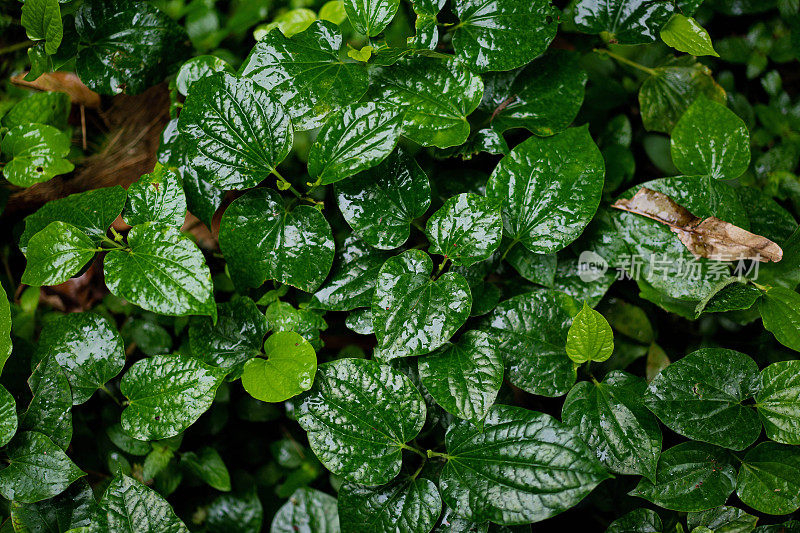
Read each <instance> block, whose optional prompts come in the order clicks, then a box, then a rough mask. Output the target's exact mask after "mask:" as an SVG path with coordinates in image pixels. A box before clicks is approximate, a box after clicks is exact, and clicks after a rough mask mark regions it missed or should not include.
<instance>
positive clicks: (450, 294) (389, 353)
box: [372, 250, 472, 360]
mask: <svg viewBox="0 0 800 533" xmlns="http://www.w3.org/2000/svg"><path fill="white" fill-rule="evenodd" d="M432 271H433V262H432V261H431V258H430V257H429V256H428V254H426V253H425V252H422V251H420V250H408V251H406V252H403V253H402V254H400V255H397V256H395V257H392V258H390V259H387V260H386V262H385V263H384V264H383V267H381V270H380V272H379V274H378V282H377V285H376V287H375V297H374V299H373V301H372V324H373V327H374V328H375V336H376V337H377V338H378V345H377V347H378V349H379V350H381V352H382V357H383V358H384V359H386V360H391V359H394V358H397V357H408V356H412V355H422V354H426V353H429V352H432V351H433V350H435V349H436V348H438V347H439V346H442V345H443V344H444V343H446V342H447V341H448V340H449V339H450V337H452V335H453V334H454V333H455V332H456V330H458V328H460V327H461V326H462V325H463V324H464V322H465V321H466V320H467V318H468V317H469V312H470V308H471V307H472V295H471V293H470V289H469V285H468V284H467V281H466V280H465V279H464V277H463V276H461V275H460V274H457V273H454V272H447V273H445V274H443V275H441V276H439V277H438V278H437V279H432V278H431V273H432Z"/></svg>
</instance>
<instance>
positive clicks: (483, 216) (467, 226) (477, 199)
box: [425, 193, 503, 266]
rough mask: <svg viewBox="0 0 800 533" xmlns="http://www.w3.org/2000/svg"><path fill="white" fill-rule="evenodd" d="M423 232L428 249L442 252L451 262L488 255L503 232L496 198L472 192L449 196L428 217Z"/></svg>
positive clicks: (472, 260) (466, 262)
mask: <svg viewBox="0 0 800 533" xmlns="http://www.w3.org/2000/svg"><path fill="white" fill-rule="evenodd" d="M425 234H426V236H427V237H428V240H429V241H430V243H431V247H430V249H429V250H428V252H429V253H432V254H439V255H443V256H444V257H445V259H450V260H451V261H452V262H453V264H454V265H461V266H470V265H472V264H474V263H477V262H480V261H483V260H484V259H488V258H489V256H491V255H492V254H493V253H494V251H495V250H497V247H498V246H500V240H501V239H502V236H503V219H502V216H501V214H500V202H499V201H498V200H496V199H494V198H486V197H485V196H480V195H478V194H473V193H462V194H459V195H458V196H453V197H452V198H450V199H449V200H447V201H446V202H445V203H444V205H443V206H442V207H441V208H440V209H439V210H438V211H436V212H435V213H434V214H433V215H431V217H430V218H429V219H428V222H427V224H426V226H425Z"/></svg>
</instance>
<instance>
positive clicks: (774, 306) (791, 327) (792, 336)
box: [758, 287, 800, 352]
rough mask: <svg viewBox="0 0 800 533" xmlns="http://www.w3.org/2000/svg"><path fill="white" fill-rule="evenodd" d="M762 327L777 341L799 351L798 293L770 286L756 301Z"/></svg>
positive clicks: (799, 315)
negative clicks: (762, 322)
mask: <svg viewBox="0 0 800 533" xmlns="http://www.w3.org/2000/svg"><path fill="white" fill-rule="evenodd" d="M758 310H759V311H760V312H761V319H762V320H763V321H764V328H765V329H766V330H767V331H770V332H772V334H773V335H775V338H776V339H778V342H780V343H781V344H783V345H784V346H786V347H788V348H791V349H792V350H794V351H798V352H800V294H797V293H796V292H795V291H793V290H789V289H786V288H784V287H771V288H770V289H768V290H767V291H766V292H765V293H764V295H763V297H762V298H761V300H759V302H758Z"/></svg>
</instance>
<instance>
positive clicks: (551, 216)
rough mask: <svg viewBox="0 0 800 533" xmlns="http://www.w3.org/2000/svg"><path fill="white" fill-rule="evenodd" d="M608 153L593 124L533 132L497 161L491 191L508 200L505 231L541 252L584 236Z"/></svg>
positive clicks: (492, 195)
mask: <svg viewBox="0 0 800 533" xmlns="http://www.w3.org/2000/svg"><path fill="white" fill-rule="evenodd" d="M603 168H604V165H603V156H602V155H601V154H600V150H598V149H597V146H596V145H595V144H594V142H593V141H592V138H591V136H590V135H589V130H588V128H587V127H585V126H584V127H581V128H570V129H567V130H566V131H564V132H563V133H560V134H558V135H554V136H552V137H547V138H539V137H530V138H529V139H527V140H526V141H524V142H522V143H520V144H519V145H517V147H516V148H514V149H513V150H512V151H511V153H510V154H508V155H507V156H505V157H504V158H503V159H501V160H500V162H499V163H498V164H497V167H495V169H494V171H493V172H492V175H491V177H490V178H489V183H487V185H486V196H488V197H490V198H498V199H500V200H501V201H502V202H503V225H504V228H505V234H506V235H508V236H509V237H511V238H512V239H514V240H516V241H518V242H521V243H522V245H523V246H525V247H526V248H527V249H528V250H530V251H532V252H535V253H550V252H555V251H558V250H560V249H562V248H564V247H565V246H567V245H568V244H569V243H571V242H572V241H574V240H575V239H577V238H578V236H579V235H580V234H581V232H582V231H583V230H584V228H585V227H586V225H587V224H588V223H589V221H590V220H591V219H592V217H593V216H594V213H595V211H597V206H598V205H599V203H600V195H601V193H602V191H603V172H604V171H603Z"/></svg>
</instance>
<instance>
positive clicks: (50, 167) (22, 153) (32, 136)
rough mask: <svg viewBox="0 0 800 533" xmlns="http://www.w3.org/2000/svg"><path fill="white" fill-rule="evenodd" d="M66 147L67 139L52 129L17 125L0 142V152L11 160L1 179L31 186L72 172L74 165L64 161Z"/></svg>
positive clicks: (22, 185) (50, 127)
mask: <svg viewBox="0 0 800 533" xmlns="http://www.w3.org/2000/svg"><path fill="white" fill-rule="evenodd" d="M69 145H70V142H69V137H67V136H66V135H65V134H64V133H62V132H61V131H59V130H57V129H56V128H54V127H53V126H48V125H46V124H23V125H20V126H16V127H15V128H14V129H12V130H11V131H9V132H8V133H6V135H5V137H3V142H2V143H0V150H1V151H2V152H3V154H6V155H7V157H10V158H11V161H9V162H8V163H6V165H5V166H4V167H3V176H4V177H5V178H6V179H7V180H8V181H10V182H11V183H12V184H14V185H18V186H20V187H30V186H31V185H33V184H34V183H41V182H43V181H47V180H49V179H52V178H53V177H54V176H58V175H59V174H66V173H67V172H72V170H73V169H74V168H75V165H73V164H72V163H70V162H69V161H67V160H66V159H64V158H65V157H66V156H67V154H69Z"/></svg>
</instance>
